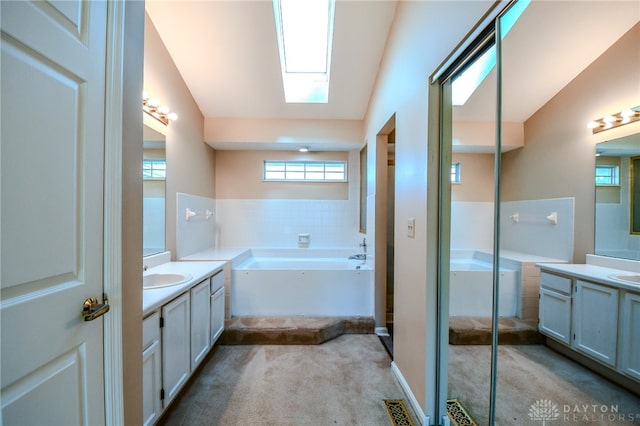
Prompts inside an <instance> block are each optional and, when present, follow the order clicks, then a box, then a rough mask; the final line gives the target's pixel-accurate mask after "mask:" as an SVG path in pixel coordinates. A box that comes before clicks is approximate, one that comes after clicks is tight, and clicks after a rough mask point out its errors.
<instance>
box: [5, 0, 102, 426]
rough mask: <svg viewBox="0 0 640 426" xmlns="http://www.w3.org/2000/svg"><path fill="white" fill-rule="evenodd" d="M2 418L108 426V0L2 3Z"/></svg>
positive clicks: (11, 422) (9, 421) (8, 422)
mask: <svg viewBox="0 0 640 426" xmlns="http://www.w3.org/2000/svg"><path fill="white" fill-rule="evenodd" d="M0 15H1V27H0V35H1V44H0V50H1V58H0V65H1V71H0V72H1V76H2V78H1V93H2V96H1V105H0V110H1V116H0V120H1V123H2V126H1V135H0V141H1V145H0V157H1V171H2V173H1V187H2V189H1V202H0V205H1V217H2V221H1V232H0V239H1V248H2V257H1V259H2V260H1V274H0V275H1V281H0V289H1V296H0V321H1V323H2V325H1V332H2V348H1V357H2V363H1V370H2V371H1V390H0V393H1V394H0V399H1V401H2V402H1V405H2V421H1V422H0V423H4V424H5V425H14V424H29V425H31V424H39V425H45V424H46V425H83V424H84V425H88V424H92V425H99V424H104V422H105V413H104V378H103V318H97V319H95V320H93V321H87V322H85V321H84V320H83V317H82V316H81V310H82V305H83V302H84V300H85V299H87V298H90V297H96V298H98V299H99V300H101V299H102V289H103V283H102V276H103V248H102V243H103V240H102V233H103V219H102V214H103V190H102V184H103V177H102V176H103V149H104V100H105V74H104V73H105V48H106V24H107V12H106V3H104V2H99V1H95V2H94V1H91V2H84V1H50V2H44V1H34V2H29V1H15V2H13V1H12V2H9V1H2V2H0Z"/></svg>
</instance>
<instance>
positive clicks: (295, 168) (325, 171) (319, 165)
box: [263, 161, 347, 182]
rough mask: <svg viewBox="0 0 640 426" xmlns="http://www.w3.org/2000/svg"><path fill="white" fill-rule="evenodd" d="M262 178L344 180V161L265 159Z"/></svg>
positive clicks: (345, 168)
mask: <svg viewBox="0 0 640 426" xmlns="http://www.w3.org/2000/svg"><path fill="white" fill-rule="evenodd" d="M263 177H264V180H270V181H303V182H304V181H307V182H346V181H347V162H346V161H265V162H264V175H263Z"/></svg>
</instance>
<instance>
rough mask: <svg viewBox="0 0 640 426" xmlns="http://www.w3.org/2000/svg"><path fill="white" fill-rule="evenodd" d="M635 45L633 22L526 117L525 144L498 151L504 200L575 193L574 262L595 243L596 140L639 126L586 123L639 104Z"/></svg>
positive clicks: (637, 33)
mask: <svg viewBox="0 0 640 426" xmlns="http://www.w3.org/2000/svg"><path fill="white" fill-rule="evenodd" d="M639 45H640V24H637V25H635V27H634V28H632V29H631V30H630V31H629V32H628V33H627V34H626V35H624V36H623V37H622V38H621V39H620V40H619V42H617V43H616V44H614V45H613V46H612V47H611V48H610V49H609V50H607V51H606V52H605V53H604V54H603V55H602V56H601V57H600V58H598V59H597V60H596V61H594V62H593V63H592V64H591V65H590V66H589V67H588V68H587V69H586V70H585V71H583V72H582V73H581V74H580V75H579V76H578V77H576V78H575V79H574V80H573V81H571V82H570V83H569V84H568V85H567V86H566V87H565V88H564V89H563V90H562V91H561V92H560V93H558V94H557V95H556V96H555V97H554V98H553V99H551V100H550V101H549V102H548V103H547V104H546V105H545V106H544V107H542V108H541V109H540V110H538V111H537V112H536V113H535V114H534V115H533V116H532V117H531V118H529V119H528V120H527V121H526V122H525V127H524V129H525V146H524V148H522V149H520V150H516V151H511V152H508V153H506V154H504V156H503V164H502V165H503V167H502V172H503V175H502V178H503V179H502V182H503V184H502V188H503V200H504V201H513V200H535V199H541V198H560V197H575V212H576V214H575V232H574V235H575V236H574V259H573V260H574V262H576V263H584V262H585V255H586V254H588V253H593V248H594V221H595V218H594V210H595V207H594V202H595V200H594V197H595V195H594V192H595V191H594V169H595V144H596V142H601V141H603V140H606V139H614V138H616V137H620V136H622V135H624V134H630V133H632V132H633V133H637V132H638V126H637V125H636V124H630V125H627V126H623V127H620V128H619V129H613V130H608V131H605V132H602V133H600V134H598V135H592V134H591V130H589V129H587V127H586V123H588V122H589V121H591V120H593V119H596V118H599V117H604V116H605V115H607V114H610V113H615V112H618V111H622V110H623V109H625V108H630V107H633V106H636V105H639V104H640V85H639V84H638V76H640V49H638V46H639ZM523 60H526V59H524V58H523ZM532 65H534V64H532Z"/></svg>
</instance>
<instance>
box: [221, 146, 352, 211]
mask: <svg viewBox="0 0 640 426" xmlns="http://www.w3.org/2000/svg"><path fill="white" fill-rule="evenodd" d="M348 157H349V153H348V152H345V151H340V152H309V153H298V152H291V151H216V162H215V171H216V185H215V192H216V197H217V198H218V199H223V198H230V199H262V198H271V199H305V200H347V199H349V182H339V183H338V182H265V181H263V180H262V168H263V162H264V160H304V161H323V160H341V161H348ZM348 178H349V180H350V181H352V182H357V181H358V176H348Z"/></svg>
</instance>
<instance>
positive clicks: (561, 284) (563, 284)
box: [540, 272, 571, 294]
mask: <svg viewBox="0 0 640 426" xmlns="http://www.w3.org/2000/svg"><path fill="white" fill-rule="evenodd" d="M540 285H541V286H543V287H547V288H551V289H553V290H555V291H558V292H560V293H565V294H571V279H570V278H566V277H561V276H558V275H554V274H549V273H547V272H541V273H540Z"/></svg>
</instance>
